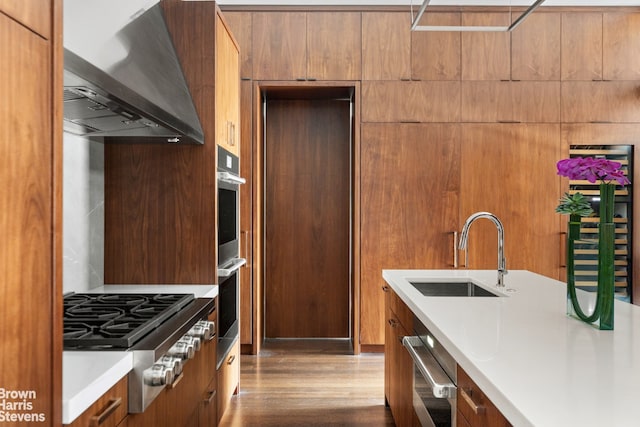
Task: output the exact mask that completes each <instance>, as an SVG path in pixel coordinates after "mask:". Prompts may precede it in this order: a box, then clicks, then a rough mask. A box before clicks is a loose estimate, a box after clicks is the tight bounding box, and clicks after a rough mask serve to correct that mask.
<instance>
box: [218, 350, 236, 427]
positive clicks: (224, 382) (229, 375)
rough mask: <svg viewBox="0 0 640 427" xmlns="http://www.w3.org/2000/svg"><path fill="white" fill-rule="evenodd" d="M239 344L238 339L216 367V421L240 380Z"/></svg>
mask: <svg viewBox="0 0 640 427" xmlns="http://www.w3.org/2000/svg"><path fill="white" fill-rule="evenodd" d="M239 349H240V345H239V341H236V343H235V344H234V345H233V347H231V351H229V354H227V357H226V358H225V360H224V361H223V362H222V365H220V368H219V369H218V421H220V419H221V418H222V416H223V415H224V411H225V410H226V409H227V406H229V401H230V400H231V396H232V395H233V394H234V393H235V392H236V390H237V389H238V387H239V384H238V383H239V381H240V351H239Z"/></svg>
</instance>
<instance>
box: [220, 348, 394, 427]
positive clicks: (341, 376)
mask: <svg viewBox="0 0 640 427" xmlns="http://www.w3.org/2000/svg"><path fill="white" fill-rule="evenodd" d="M240 366H241V374H240V394H239V395H238V396H234V397H233V398H232V400H231V404H230V406H229V408H228V410H227V412H226V413H225V415H224V417H223V419H222V421H221V423H220V426H221V427H237V426H279V427H280V426H369V427H375V426H393V425H394V423H393V419H392V417H391V412H390V411H389V408H387V407H385V404H384V356H383V355H382V354H361V355H359V356H354V355H353V354H351V349H350V344H349V342H348V341H346V340H269V341H267V342H266V343H265V344H264V346H263V347H262V351H261V353H260V355H258V356H251V355H243V356H242V359H241V365H240Z"/></svg>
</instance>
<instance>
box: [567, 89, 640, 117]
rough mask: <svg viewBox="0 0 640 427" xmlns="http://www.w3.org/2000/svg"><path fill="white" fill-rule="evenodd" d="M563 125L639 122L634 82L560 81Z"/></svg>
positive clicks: (638, 105) (639, 105) (639, 108)
mask: <svg viewBox="0 0 640 427" xmlns="http://www.w3.org/2000/svg"><path fill="white" fill-rule="evenodd" d="M561 96H562V121H563V122H564V123H589V122H591V123H598V122H612V123H639V122H640V103H639V102H638V82H637V81H602V82H562V95H561Z"/></svg>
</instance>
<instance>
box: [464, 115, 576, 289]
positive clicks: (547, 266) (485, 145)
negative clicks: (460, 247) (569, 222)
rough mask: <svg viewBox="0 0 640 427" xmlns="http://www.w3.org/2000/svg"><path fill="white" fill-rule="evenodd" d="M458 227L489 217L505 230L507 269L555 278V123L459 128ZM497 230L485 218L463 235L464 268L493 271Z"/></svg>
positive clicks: (557, 271)
mask: <svg viewBox="0 0 640 427" xmlns="http://www.w3.org/2000/svg"><path fill="white" fill-rule="evenodd" d="M462 141H463V142H462V160H461V171H462V172H461V179H462V182H463V183H464V185H463V186H462V187H461V192H460V226H459V227H458V229H461V228H462V224H463V223H464V221H465V220H466V218H467V217H469V215H471V214H472V213H474V212H478V211H488V212H491V213H493V214H495V215H496V216H497V217H498V218H499V219H500V220H501V221H502V223H503V225H504V229H505V256H506V259H507V269H511V270H515V269H518V270H520V269H524V270H530V271H533V272H536V273H540V274H544V275H546V276H549V277H552V278H558V277H559V274H560V260H561V259H562V258H563V257H564V255H563V254H562V253H561V246H562V244H561V237H562V236H561V235H560V232H561V227H562V221H566V218H563V217H562V216H561V215H559V214H557V213H556V212H555V208H556V206H557V204H558V199H559V198H560V196H561V195H562V187H561V185H562V182H561V180H560V178H559V177H558V176H557V174H556V162H557V161H558V160H559V159H560V156H561V149H560V125H559V124H526V125H525V124H468V125H462ZM497 241H498V239H497V231H496V227H495V226H494V225H493V224H492V223H491V222H490V221H486V220H480V221H478V222H477V223H474V224H473V225H472V227H471V230H470V234H469V268H473V269H491V270H495V269H496V268H497V262H498V261H497V259H498V256H497V253H498V252H497Z"/></svg>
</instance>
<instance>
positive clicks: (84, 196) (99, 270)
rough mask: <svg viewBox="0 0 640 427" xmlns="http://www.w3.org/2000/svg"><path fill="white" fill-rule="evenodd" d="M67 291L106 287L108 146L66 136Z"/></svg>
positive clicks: (64, 200)
mask: <svg viewBox="0 0 640 427" xmlns="http://www.w3.org/2000/svg"><path fill="white" fill-rule="evenodd" d="M63 150H64V151H63V156H64V158H63V189H62V191H63V205H62V209H63V220H64V221H63V245H64V265H63V288H64V292H65V293H66V292H71V291H74V292H86V291H88V290H90V289H92V288H96V287H99V286H102V285H103V284H104V146H103V144H102V143H99V142H93V141H89V140H88V139H87V138H84V137H80V136H76V135H73V134H70V133H66V132H65V134H64V148H63Z"/></svg>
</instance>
